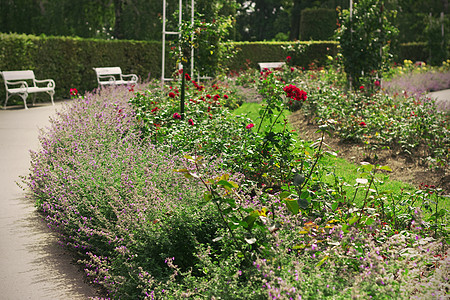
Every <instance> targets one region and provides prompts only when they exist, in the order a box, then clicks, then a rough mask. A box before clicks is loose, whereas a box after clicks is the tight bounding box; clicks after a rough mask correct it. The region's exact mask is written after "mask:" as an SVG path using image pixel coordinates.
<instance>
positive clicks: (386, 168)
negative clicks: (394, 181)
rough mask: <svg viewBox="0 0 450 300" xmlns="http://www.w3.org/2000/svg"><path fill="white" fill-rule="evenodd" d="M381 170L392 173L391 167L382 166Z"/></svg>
mask: <svg viewBox="0 0 450 300" xmlns="http://www.w3.org/2000/svg"><path fill="white" fill-rule="evenodd" d="M380 170H385V171H389V172H392V169H391V168H390V167H389V166H381V167H380Z"/></svg>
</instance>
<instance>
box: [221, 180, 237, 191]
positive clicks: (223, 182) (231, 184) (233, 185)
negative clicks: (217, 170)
mask: <svg viewBox="0 0 450 300" xmlns="http://www.w3.org/2000/svg"><path fill="white" fill-rule="evenodd" d="M217 184H218V185H221V186H223V187H224V188H226V189H227V190H230V191H231V190H232V189H234V188H238V187H239V186H238V185H237V183H235V182H233V181H226V180H219V182H217Z"/></svg>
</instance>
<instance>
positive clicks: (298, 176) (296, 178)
mask: <svg viewBox="0 0 450 300" xmlns="http://www.w3.org/2000/svg"><path fill="white" fill-rule="evenodd" d="M303 182H305V176H303V175H302V174H295V176H294V180H293V183H294V185H295V186H300V185H302V184H303Z"/></svg>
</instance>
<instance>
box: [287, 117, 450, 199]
mask: <svg viewBox="0 0 450 300" xmlns="http://www.w3.org/2000/svg"><path fill="white" fill-rule="evenodd" d="M289 122H290V123H291V124H292V126H293V127H294V129H296V131H297V132H298V133H299V135H300V137H301V138H302V139H304V140H310V141H312V140H316V139H318V138H320V136H321V134H319V133H316V131H317V129H318V126H317V125H314V124H309V123H308V122H307V120H306V119H305V117H304V116H303V113H302V112H301V111H297V112H294V113H292V115H291V116H290V117H289ZM325 143H326V144H328V145H329V146H330V147H331V149H332V150H333V151H334V152H337V153H338V157H341V158H344V159H346V160H347V161H350V162H353V163H356V164H359V163H360V162H363V161H367V162H370V163H372V164H379V165H383V166H389V167H390V168H391V169H392V172H390V173H389V177H390V179H393V180H399V181H403V182H407V183H410V184H412V185H413V186H415V187H417V188H418V187H419V186H420V185H421V184H428V185H435V186H436V187H440V188H442V189H443V190H444V193H445V195H449V196H450V170H445V169H442V168H441V169H433V168H429V167H427V166H423V165H420V163H419V161H420V160H419V159H415V158H413V157H411V156H407V155H404V154H401V153H398V152H397V151H396V150H387V149H382V150H377V151H376V152H373V153H367V150H365V149H364V148H363V147H362V146H361V145H358V144H353V143H345V142H342V141H341V140H340V139H339V138H336V137H329V136H326V137H325ZM375 154H376V156H377V158H376V159H375V158H374V157H375Z"/></svg>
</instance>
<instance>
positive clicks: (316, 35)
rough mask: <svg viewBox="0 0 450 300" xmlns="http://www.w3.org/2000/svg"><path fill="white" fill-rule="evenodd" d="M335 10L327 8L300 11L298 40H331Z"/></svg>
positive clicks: (334, 23) (334, 26)
mask: <svg viewBox="0 0 450 300" xmlns="http://www.w3.org/2000/svg"><path fill="white" fill-rule="evenodd" d="M336 19H337V16H336V10H335V9H329V8H317V9H311V8H307V9H304V10H302V14H301V21H300V39H301V40H302V41H309V40H314V41H328V40H332V39H333V35H334V31H335V29H336V27H337V26H336Z"/></svg>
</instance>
